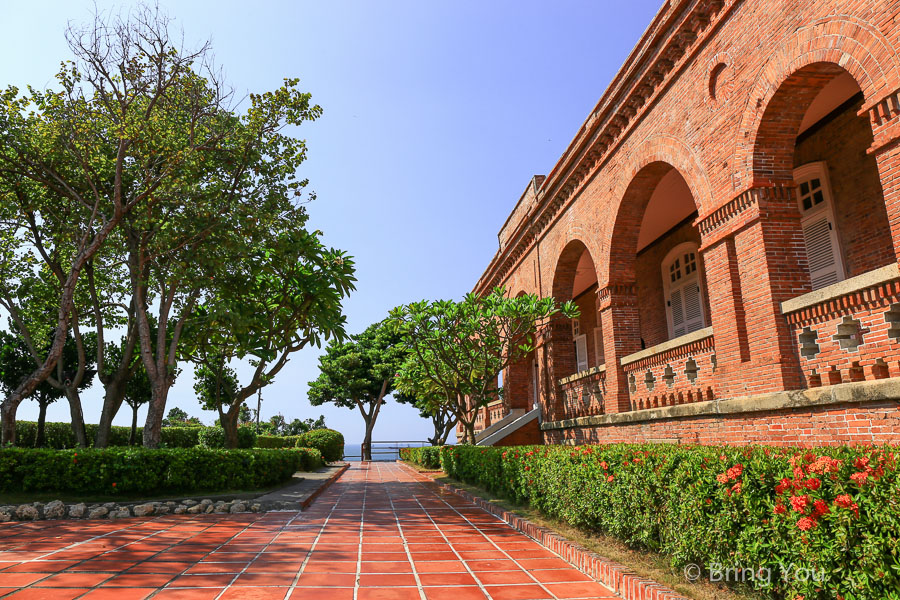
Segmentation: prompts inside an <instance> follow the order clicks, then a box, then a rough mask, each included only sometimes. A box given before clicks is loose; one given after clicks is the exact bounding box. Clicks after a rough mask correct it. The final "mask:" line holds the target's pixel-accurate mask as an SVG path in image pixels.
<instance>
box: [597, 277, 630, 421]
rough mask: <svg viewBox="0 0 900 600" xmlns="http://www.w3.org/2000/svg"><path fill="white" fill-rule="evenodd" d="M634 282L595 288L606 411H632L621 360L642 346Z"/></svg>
mask: <svg viewBox="0 0 900 600" xmlns="http://www.w3.org/2000/svg"><path fill="white" fill-rule="evenodd" d="M635 290H636V288H635V285H634V284H610V285H607V286H606V287H604V288H602V289H599V290H597V309H598V311H599V313H600V327H601V328H602V329H601V331H602V335H603V356H604V361H605V363H606V399H605V401H604V404H605V410H606V412H607V413H618V412H627V411H629V410H631V399H630V397H629V391H628V380H627V377H626V376H625V370H624V369H623V368H622V365H621V362H620V359H621V358H622V357H623V356H628V355H629V354H633V353H634V352H637V351H639V350H640V349H641V321H640V315H639V314H638V307H637V294H636V292H635Z"/></svg>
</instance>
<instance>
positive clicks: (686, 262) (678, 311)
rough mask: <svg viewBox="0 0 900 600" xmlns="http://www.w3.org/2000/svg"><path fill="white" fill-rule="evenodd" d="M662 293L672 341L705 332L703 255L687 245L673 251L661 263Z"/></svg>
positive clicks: (676, 247)
mask: <svg viewBox="0 0 900 600" xmlns="http://www.w3.org/2000/svg"><path fill="white" fill-rule="evenodd" d="M662 277H663V290H664V291H665V295H666V319H667V320H668V323H669V338H670V339H671V338H676V337H678V336H681V335H684V334H686V333H690V332H692V331H697V330H698V329H703V328H704V327H705V326H706V319H705V315H704V314H703V293H702V292H701V291H700V253H699V252H698V250H697V245H696V244H694V243H692V242H685V243H683V244H679V245H677V246H675V247H674V248H672V250H671V251H669V253H668V254H667V255H666V258H665V259H664V260H663V262H662Z"/></svg>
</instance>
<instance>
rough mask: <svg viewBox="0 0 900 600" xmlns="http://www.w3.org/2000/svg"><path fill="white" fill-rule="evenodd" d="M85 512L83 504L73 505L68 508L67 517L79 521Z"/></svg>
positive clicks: (85, 507) (85, 508)
mask: <svg viewBox="0 0 900 600" xmlns="http://www.w3.org/2000/svg"><path fill="white" fill-rule="evenodd" d="M86 512H87V506H85V504H84V502H80V503H78V504H73V505H72V506H70V507H69V517H71V518H72V519H80V518H81V517H83V516H84V513H86Z"/></svg>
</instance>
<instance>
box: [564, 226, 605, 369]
mask: <svg viewBox="0 0 900 600" xmlns="http://www.w3.org/2000/svg"><path fill="white" fill-rule="evenodd" d="M553 297H554V298H556V300H557V301H558V302H567V301H569V300H571V301H573V302H574V303H575V304H576V305H577V306H578V309H579V311H580V316H579V317H578V318H577V319H566V320H565V322H562V321H557V322H555V323H554V324H553V326H554V340H553V341H554V349H553V362H554V376H555V377H556V378H558V379H559V378H563V377H568V376H570V375H574V374H576V373H581V372H584V371H587V370H588V369H590V368H591V367H595V366H598V365H602V364H603V341H602V340H603V338H602V335H601V333H600V323H599V320H598V319H597V270H596V268H595V267H594V260H593V258H591V253H590V252H589V251H588V249H587V248H586V247H585V245H584V244H583V243H582V242H580V241H577V240H575V241H572V242H569V244H568V245H567V246H566V247H565V249H564V250H563V252H562V255H561V256H560V259H559V262H557V264H556V273H555V275H554V277H553Z"/></svg>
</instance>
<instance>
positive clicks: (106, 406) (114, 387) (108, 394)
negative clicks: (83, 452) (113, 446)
mask: <svg viewBox="0 0 900 600" xmlns="http://www.w3.org/2000/svg"><path fill="white" fill-rule="evenodd" d="M125 383H126V381H125V380H124V379H122V380H114V381H111V382H110V383H109V384H108V385H107V386H106V390H105V393H104V395H103V410H102V412H101V413H100V423H99V425H97V439H96V440H94V447H95V448H106V447H107V446H109V432H110V430H111V429H112V422H113V419H114V418H115V417H116V414H117V413H118V412H119V409H120V408H121V407H122V401H123V400H124V399H125ZM135 415H137V413H136V412H135ZM135 418H136V417H135ZM132 444H133V442H132Z"/></svg>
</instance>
